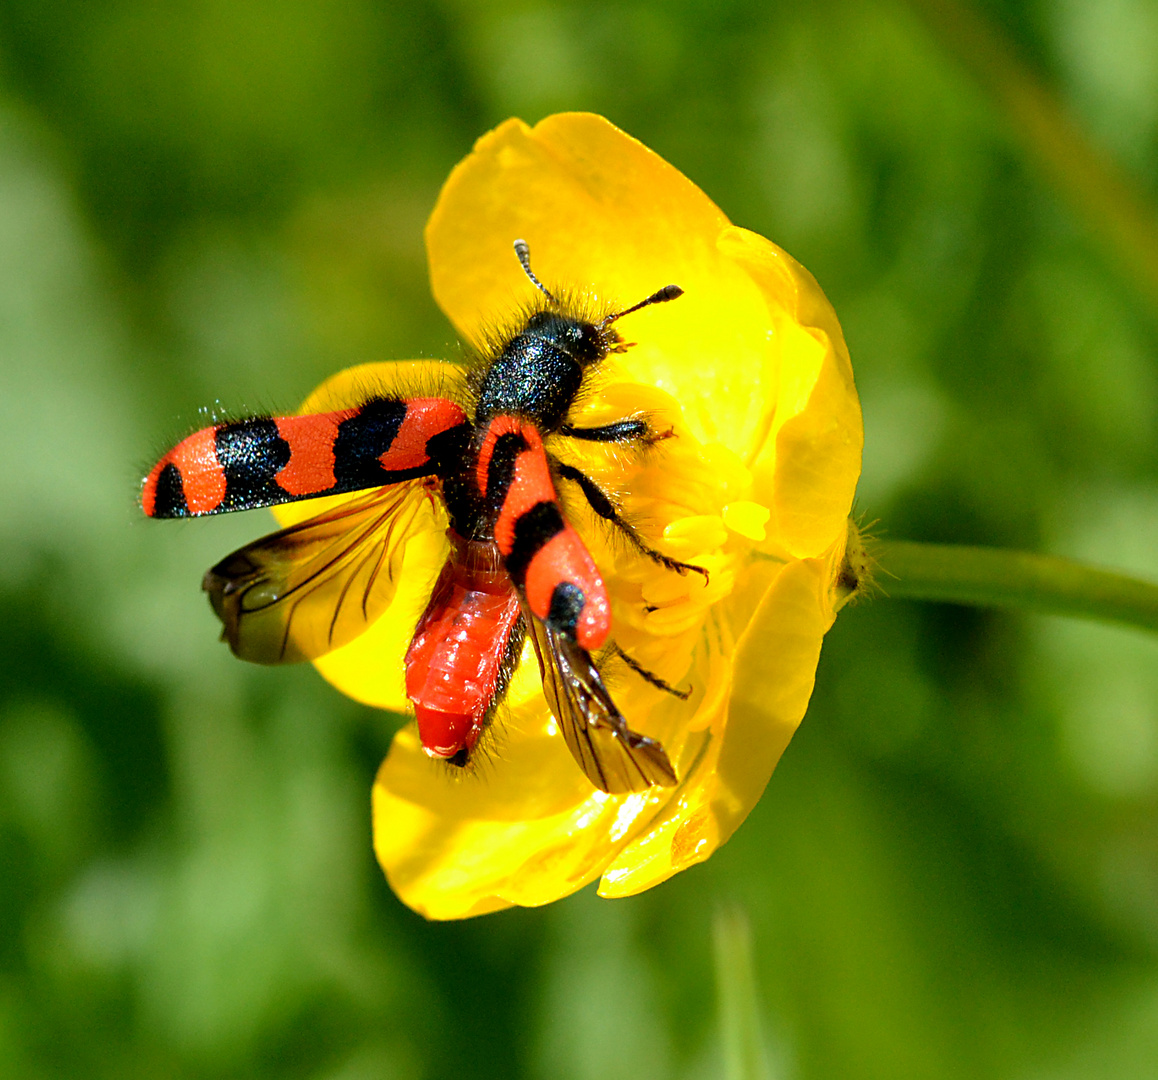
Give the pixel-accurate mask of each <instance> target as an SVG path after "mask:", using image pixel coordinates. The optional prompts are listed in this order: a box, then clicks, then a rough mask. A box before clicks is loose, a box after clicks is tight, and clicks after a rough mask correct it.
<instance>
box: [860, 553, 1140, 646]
mask: <svg viewBox="0 0 1158 1080" xmlns="http://www.w3.org/2000/svg"><path fill="white" fill-rule="evenodd" d="M873 557H874V558H875V559H876V561H877V563H878V565H879V568H880V571H881V574H880V577H878V579H877V583H878V586H879V587H880V589H881V591H882V592H883V593H884V594H885V595H886V596H890V597H894V598H896V599H901V598H904V599H909V600H942V601H948V602H950V603H955V604H973V605H977V606H979V607H1012V608H1027V609H1029V610H1032V611H1039V612H1044V613H1047V614H1050V615H1077V616H1081V617H1083V618H1087V619H1101V620H1103V621H1105V622H1117V623H1125V624H1126V625H1127V626H1136V627H1140V628H1142V629H1144V630H1158V585H1155V584H1153V583H1152V582H1148V581H1139V580H1138V579H1137V578H1132V577H1128V576H1126V575H1125V574H1115V573H1112V572H1111V571H1109V570H1098V569H1096V568H1095V567H1092V566H1086V565H1084V564H1082V563H1079V562H1074V561H1073V560H1072V559H1060V558H1057V557H1056V556H1053V555H1032V554H1030V553H1029V552H1025V551H1003V550H1001V549H998V548H977V547H960V546H958V545H956V544H917V543H912V542H909V541H903V540H893V541H890V542H887V543H886V542H883V541H878V542H877V543H876V544H874V545H873Z"/></svg>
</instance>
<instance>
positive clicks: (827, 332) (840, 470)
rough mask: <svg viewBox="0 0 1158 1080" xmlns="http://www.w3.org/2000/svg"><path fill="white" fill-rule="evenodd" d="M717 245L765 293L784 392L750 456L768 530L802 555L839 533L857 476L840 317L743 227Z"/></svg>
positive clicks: (791, 265)
mask: <svg viewBox="0 0 1158 1080" xmlns="http://www.w3.org/2000/svg"><path fill="white" fill-rule="evenodd" d="M720 248H721V250H722V251H724V252H726V253H727V254H728V256H729V257H730V258H731V259H733V260H734V261H735V262H736V264H737V265H738V266H741V267H743V268H744V269H745V270H746V271H747V272H748V273H749V274H750V275H751V277H752V280H753V281H755V282H756V283H757V284H758V285H759V287H760V289H761V292H762V293H763V295H764V297H765V298H766V302H767V306H768V314H769V317H770V318H771V320H772V323H773V326H774V328H775V337H776V338H777V340H778V342H779V349H780V381H781V382H780V396H779V402H778V404H777V408H776V413H775V416H774V418H773V421H772V424H771V427H770V429H769V431H768V435H767V438H766V439H765V441H764V444H763V446H762V447H760V448H759V452H758V454H757V456H756V458H755V460H754V461H753V462H752V466H751V467H752V472H753V475H754V477H755V481H756V488H755V490H756V492H757V493H758V494H757V496H756V497H757V498H758V499H760V501H761V502H763V501H764V500H765V499H767V500H768V502H769V504H770V505H771V506H772V508H773V512H774V515H775V521H774V523H773V525H772V528H771V530H770V531H771V532H773V533H774V534H775V535H776V536H777V537H778V538H779V540H780V542H781V544H782V545H783V546H784V547H785V548H787V550H788V551H789V552H791V553H792V554H793V555H796V556H798V557H802V558H807V557H811V556H816V555H819V554H820V553H821V552H823V551H825V550H826V549H827V548H828V547H829V546H830V545H831V544H832V543H833V542H834V541H835V540H836V539H837V538H838V537H839V536H840V535H841V534H842V532H843V530H844V527H845V521H846V519H847V518H848V514H849V511H850V509H851V508H852V499H853V494H854V493H855V491H856V482H857V478H858V477H859V476H860V464H861V449H862V446H863V444H864V430H863V427H862V424H861V413H860V402H859V400H858V398H857V394H856V387H855V386H854V384H853V378H852V366H851V364H850V363H849V358H848V348H847V346H846V345H845V343H844V335H843V334H842V333H841V329H840V324H839V323H838V322H837V319H836V314H835V312H834V311H833V310H832V305H831V304H829V302H828V299H827V298H826V297H825V295H824V293H823V292H821V290H820V286H819V285H817V284H816V279H815V278H813V276H812V275H811V274H810V273H809V272H808V271H807V270H805V269H804V267H803V266H801V265H800V264H799V263H798V262H797V261H796V260H795V259H793V258H792V256H791V255H789V254H787V253H786V252H785V251H783V250H781V249H780V248H778V247H777V246H776V245H775V244H773V243H772V242H771V241H769V240H765V239H764V237H762V236H758V235H756V234H755V233H752V232H749V231H748V230H747V229H737V228H731V229H728V230H726V231H725V232H724V233H723V234H722V235H721V237H720Z"/></svg>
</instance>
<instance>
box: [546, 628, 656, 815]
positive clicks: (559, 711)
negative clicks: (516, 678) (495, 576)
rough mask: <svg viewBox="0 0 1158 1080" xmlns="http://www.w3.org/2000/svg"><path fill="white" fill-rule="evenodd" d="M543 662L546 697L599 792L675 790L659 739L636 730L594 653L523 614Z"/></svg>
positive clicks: (566, 739)
mask: <svg viewBox="0 0 1158 1080" xmlns="http://www.w3.org/2000/svg"><path fill="white" fill-rule="evenodd" d="M524 615H525V617H526V622H527V625H528V626H529V627H530V630H531V640H532V641H533V643H534V646H535V653H536V654H537V656H538V658H539V670H540V671H541V673H542V676H543V692H544V694H545V695H546V697H547V704H548V705H549V706H550V708H551V713H552V714H553V715H554V717H555V720H556V721H557V722H558V724H559V728H560V730H561V731H562V733H563V738H564V740H565V741H566V743H567V748H568V749H569V750H570V751H571V754H572V756H573V757H574V758H575V760H576V761H577V762H578V763H579V767H580V768H581V769H582V770H583V771H584V772H585V773H586V774H587V777H588V779H589V780H590V781H591V783H593V784H594V785H595V786H596V787H597V788H599V790H600V791H606V792H607V793H608V794H611V795H622V794H626V793H628V792H632V791H646V790H648V789H649V788H651V787H653V786H656V785H658V786H660V787H672V786H674V785H675V784H676V783H677V780H676V774H675V769H674V768H673V767H672V764H671V761H670V760H669V759H668V756H667V752H666V751H665V750H664V748H663V746H662V745H661V744H660V743H659V742H657V741H656V740H655V739H650V738H648V737H647V736H646V735H640V734H639V733H638V732H635V731H632V730H631V728H630V727H628V725H627V721H626V720H625V719H624V717H623V714H622V713H621V712H620V711H619V709H618V708H617V707H616V705H615V702H614V701H613V700H612V697H611V695H610V694H609V693H608V691H607V687H606V686H604V684H603V679H602V677H601V676H600V674H599V669H598V668H597V667H596V666H595V661H594V660H592V658H591V654H590V653H588V652H587V650H586V649H584V648H583V647H582V646H581V645H579V643H578V642H577V641H575V639H574V638H573V637H571V636H570V635H568V634H563V633H560V632H559V631H557V630H552V629H551V628H550V627H548V626H547V625H545V624H544V623H542V622H540V621H539V620H538V619H536V618H535V617H534V616H533V615H531V614H530V613H529V612H526V611H524Z"/></svg>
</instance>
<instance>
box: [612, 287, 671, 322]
mask: <svg viewBox="0 0 1158 1080" xmlns="http://www.w3.org/2000/svg"><path fill="white" fill-rule="evenodd" d="M683 294H684V291H683V289H681V288H680V287H679V286H678V285H665V286H664V287H663V288H662V289H658V290H656V291H655V292H653V293H652V294H651V296H649V297H648V298H647V299H646V300H640V302H639V303H638V304H633V305H632V306H631V307H629V308H624V309H623V310H622V311H617V312H616V313H615V314H614V315H608V316H607V318H606V319H604V320H603V321H602V322H601V323H600V324H599V329H600V330H603V329H605V328H606V327H608V326H610V325H611V324H612V323H613V322H615V320H616V319H622V318H623V316H624V315H630V314H631V313H632V312H633V311H638V310H639V309H640V308H645V307H648V306H650V305H651V304H666V303H667V302H668V301H669V300H675V299H676V297H679V296H683Z"/></svg>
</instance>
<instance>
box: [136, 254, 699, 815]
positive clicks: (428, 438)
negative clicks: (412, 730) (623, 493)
mask: <svg viewBox="0 0 1158 1080" xmlns="http://www.w3.org/2000/svg"><path fill="white" fill-rule="evenodd" d="M514 247H515V254H516V256H517V258H518V260H519V263H520V265H521V266H522V269H523V271H524V273H525V274H526V276H527V278H528V279H529V280H530V282H531V283H532V284H533V285H534V286H535V288H536V290H537V300H536V301H535V303H534V304H533V305H532V306H531V307H529V308H528V310H527V313H526V314H525V316H524V317H523V318H522V319H521V321H520V322H519V323H518V324H517V325H516V326H515V328H514V330H513V331H512V332H509V333H507V334H505V335H502V336H500V338H499V339H498V341H497V343H496V344H495V345H494V346H493V347H491V348H490V349H488V350H486V351H485V352H484V353H483V354H482V355H480V357H479V358H478V361H477V363H475V364H474V366H473V368H472V375H471V378H470V380H469V386H468V391H467V394H466V398H467V400H464V401H461V402H460V401H455V400H452V399H451V398H449V397H445V396H429V397H421V396H415V397H409V398H403V397H389V396H370V397H368V398H367V399H365V400H363V401H361V402H360V403H358V404H355V405H352V406H351V407H350V408H346V409H341V410H337V411H332V412H326V413H314V414H310V415H304V416H280V417H253V418H250V419H245V420H240V421H236V422H230V423H224V424H218V425H215V426H213V427H207V428H203V429H201V430H200V431H197V432H195V433H194V434H192V435H190V436H188V437H187V438H186V439H184V440H182V441H181V442H180V443H178V444H177V445H176V446H175V447H174V448H173V449H172V450H170V451H169V453H167V454H166V455H165V456H164V457H162V458H161V460H160V461H158V462H157V464H156V465H155V466H154V468H153V469H152V471H151V472H150V473H149V475H148V477H147V478H146V479H145V481H144V486H143V489H142V494H141V505H142V508H143V510H144V512H145V513H146V514H147V515H149V516H150V517H156V518H181V517H200V516H204V515H208V514H218V513H224V512H229V511H234V510H248V509H253V508H256V507H265V506H274V505H278V504H282V503H287V502H293V501H297V500H302V499H313V498H319V497H321V496H326V495H337V494H353V493H358V492H365V493H364V494H360V495H357V496H356V497H355V498H352V499H349V500H346V501H344V502H343V503H341V504H340V505H338V506H337V507H336V508H334V509H330V510H327V511H324V512H322V513H320V514H318V515H317V516H315V517H313V518H310V519H308V520H306V521H303V522H301V523H300V524H297V525H293V526H291V527H289V528H286V529H282V530H280V531H279V532H276V533H274V534H272V535H270V536H267V537H265V538H263V539H261V540H257V541H255V542H254V543H251V544H247V545H246V546H245V547H243V548H241V549H239V550H238V551H235V552H233V553H232V554H231V555H229V556H227V557H226V558H224V559H222V560H221V561H220V562H219V563H217V565H216V566H214V567H212V569H210V570H209V571H208V572H207V573H206V574H205V578H204V581H203V583H202V585H203V588H204V589H205V591H206V592H207V593H208V594H209V599H210V602H211V603H212V605H213V609H214V611H215V612H216V613H217V615H218V617H219V618H220V619H221V622H222V624H223V627H224V629H223V635H222V636H223V638H224V639H225V640H226V641H227V642H228V643H229V646H230V648H231V649H232V650H233V652H234V653H235V654H236V655H237V656H239V657H241V658H242V659H245V660H250V661H254V662H257V663H264V664H278V663H287V662H295V661H300V660H306V659H314V658H316V657H318V656H322V655H324V654H325V653H327V652H329V651H330V650H332V649H335V648H338V647H339V646H341V645H343V644H346V643H347V642H348V641H350V640H352V639H353V638H354V637H355V636H357V634H359V633H361V632H362V631H363V630H364V629H365V628H366V627H367V626H368V625H369V624H370V623H371V622H373V620H374V619H375V618H377V616H378V615H379V614H381V612H382V611H383V610H384V609H385V607H386V606H387V604H388V603H389V600H390V598H391V597H392V595H393V582H394V581H395V580H396V579H397V576H398V574H399V572H400V569H401V558H402V551H403V549H404V547H405V540H406V538H407V533H408V528H409V525H410V523H411V522H412V521H413V519H414V517H415V515H416V513H417V512H418V509H419V508H420V507H421V504H422V500H423V499H427V498H432V499H438V500H441V502H442V504H443V506H444V507H445V511H446V515H447V519H448V522H449V526H448V529H447V536H448V540H449V554H448V556H447V559H446V562H445V564H444V565H443V567H442V571H441V573H440V575H439V577H438V579H437V581H436V583H435V585H434V588H433V591H432V593H431V596H430V600H429V602H428V604H427V606H426V609H425V611H424V612H423V614H422V616H421V618H420V619H419V621H418V625H417V628H416V630H415V633H414V637H413V640H412V642H411V644H410V647H409V649H408V651H407V654H406V693H407V697H408V698H409V699H410V701H411V702H412V704H413V705H414V711H415V715H416V718H417V721H418V730H419V736H420V739H421V742H422V745H423V748H424V749H425V750H426V752H427V753H428V754H430V755H431V756H433V757H438V758H443V759H445V760H446V761H448V762H450V763H451V764H453V765H458V766H465V765H466V764H467V763H468V762H469V761H470V759H471V755H472V752H473V751H474V748H475V746H476V745H477V743H478V739H479V736H480V734H481V733H482V731H483V730H484V728H485V727H486V726H487V724H488V723H489V722H490V720H491V718H492V716H493V713H494V710H495V707H496V705H497V703H498V702H499V701H500V700H501V699H502V696H503V694H504V692H505V690H506V687H507V683H508V682H509V679H510V677H511V674H512V673H513V671H514V668H515V666H516V665H517V661H518V658H519V656H520V655H521V652H522V647H523V642H524V639H525V637H526V636H527V635H528V634H529V635H530V638H531V642H532V644H533V646H534V651H535V653H536V655H537V658H538V662H539V667H540V671H541V674H542V680H543V690H544V693H545V696H546V699H547V702H548V705H549V707H550V709H551V712H552V714H553V715H554V717H555V719H556V721H557V722H558V725H559V728H560V730H561V731H562V733H563V736H564V739H565V740H566V743H567V746H568V748H569V749H570V751H571V753H572V754H573V756H574V757H575V759H576V761H577V762H578V763H579V765H580V767H581V768H582V769H583V771H584V772H585V773H586V775H587V776H588V777H589V779H590V780H591V782H592V783H593V784H594V785H595V786H596V787H598V788H599V789H600V790H602V791H605V792H609V793H615V794H618V793H624V792H631V791H643V790H647V789H648V788H650V787H651V786H652V785H660V786H672V785H674V784H675V783H676V782H677V777H676V772H675V769H674V768H673V766H672V763H671V761H670V760H669V758H668V755H667V753H666V751H665V750H664V748H663V746H662V745H661V744H660V743H659V742H658V741H657V740H655V739H652V738H649V737H647V736H645V735H642V734H640V733H638V732H636V731H633V730H632V729H631V727H630V726H629V725H628V723H627V721H626V719H625V718H624V717H623V715H622V713H621V712H620V711H619V709H618V707H617V706H616V704H615V702H614V700H613V698H612V696H611V694H610V693H609V692H608V689H607V686H606V684H605V682H604V679H603V676H602V674H601V672H600V665H599V662H598V661H597V659H596V654H598V653H599V651H600V650H603V651H604V655H606V654H607V653H608V652H613V653H614V654H616V655H617V656H619V657H620V658H621V659H622V660H623V661H624V662H626V664H627V665H628V666H629V667H630V668H631V669H632V670H634V671H635V672H636V673H637V674H638V675H640V676H641V677H642V678H644V679H647V680H648V681H649V682H651V683H652V684H653V685H655V686H657V687H659V688H661V689H663V690H666V691H668V692H670V693H672V694H675V695H676V696H678V697H682V698H686V697H687V691H680V690H676V689H675V688H674V687H671V686H669V685H668V684H667V683H666V682H664V681H663V680H662V679H660V678H659V677H658V676H657V675H655V674H653V673H652V672H650V671H648V670H647V669H646V668H644V667H643V666H642V665H640V664H639V663H637V662H636V661H635V660H633V659H632V658H631V657H630V656H629V655H628V654H627V653H625V652H623V650H621V649H619V647H618V646H616V645H615V644H613V643H612V644H609V637H610V633H611V602H610V598H609V596H608V591H607V587H606V584H605V582H604V580H603V578H602V576H601V574H600V572H599V569H598V567H597V566H596V564H595V561H594V559H593V558H592V557H591V554H590V553H589V552H588V550H587V548H586V546H585V545H584V543H583V541H582V539H581V538H580V537H579V534H578V533H577V532H576V531H575V529H574V528H573V527H572V525H571V524H570V523H569V522H568V521H567V518H566V516H565V515H564V513H563V511H562V509H561V507H560V503H559V498H558V490H557V485H558V484H559V483H563V482H565V483H568V484H573V485H574V486H575V487H576V488H577V489H578V491H579V493H580V494H581V495H582V496H583V497H584V498H585V499H586V501H587V503H588V504H589V505H590V506H591V508H592V510H593V511H594V512H595V514H596V515H598V516H599V517H600V518H602V519H603V521H605V522H606V523H607V524H608V526H609V527H611V528H613V529H614V530H616V531H617V532H618V533H619V534H620V535H621V536H622V537H624V538H625V539H626V541H627V542H628V543H630V544H631V546H632V547H633V548H634V549H635V550H636V551H638V552H639V553H640V554H641V555H643V556H644V557H646V558H648V559H651V560H654V561H655V562H657V563H659V564H660V565H662V566H664V567H665V568H666V569H668V570H670V571H672V572H674V573H679V574H687V573H689V572H695V573H698V574H701V575H703V576H704V578H705V579H706V578H707V571H706V570H704V569H703V568H701V567H698V566H694V565H691V564H688V563H683V562H680V561H678V560H676V559H673V558H670V557H668V556H666V555H664V554H662V553H661V552H659V551H658V550H656V549H655V548H654V547H652V546H651V545H650V544H648V543H647V542H646V541H645V540H644V538H643V537H642V536H641V534H640V533H639V532H638V530H637V529H636V528H635V527H634V526H633V525H632V524H630V522H628V521H627V519H626V518H625V517H624V516H623V514H622V512H621V510H620V508H619V506H618V505H617V503H616V501H615V499H614V498H612V496H610V495H609V494H608V493H607V492H605V491H604V490H603V489H602V488H601V487H600V486H599V485H598V484H597V483H596V482H595V481H594V480H593V479H591V478H590V477H589V476H587V475H586V474H585V473H584V472H582V471H581V470H579V469H578V468H576V467H575V466H573V465H570V464H567V463H565V462H563V461H561V460H559V459H558V458H557V457H555V456H554V455H553V454H551V453H550V452H549V451H548V450H547V449H546V447H545V445H544V441H545V440H546V439H547V438H549V437H553V436H562V437H564V438H567V439H572V440H578V441H581V442H588V443H605V444H607V443H618V444H623V445H625V446H627V447H634V448H638V449H643V448H646V447H648V446H650V445H652V444H654V443H656V442H658V441H660V440H661V439H664V438H667V437H669V436H670V435H671V434H672V433H671V432H670V431H668V432H658V431H656V430H655V428H654V427H653V426H652V424H651V423H650V422H649V421H648V419H646V418H644V417H638V416H633V417H628V418H625V419H622V420H618V421H615V422H613V423H609V424H605V425H600V426H596V427H581V426H577V425H575V424H572V423H571V422H570V421H569V416H570V414H571V412H572V408H573V406H574V404H575V402H576V399H577V398H578V397H579V396H580V394H581V392H582V391H583V389H584V387H585V385H587V383H588V380H589V378H590V377H591V375H592V374H593V373H594V372H595V371H596V370H597V369H598V367H599V365H600V364H601V363H602V362H603V361H604V360H606V359H607V357H608V356H609V355H610V354H611V353H618V352H624V351H626V349H627V348H629V345H628V344H627V343H625V342H624V340H623V338H622V337H621V336H620V335H619V333H618V330H617V326H616V324H617V323H618V321H619V320H620V319H622V318H624V317H625V316H627V315H630V314H632V313H633V312H635V311H638V310H640V309H641V308H645V307H648V306H651V305H653V304H661V303H667V302H669V301H672V300H675V299H677V298H678V297H679V296H681V295H682V293H683V290H682V289H680V288H679V287H678V286H676V285H667V286H664V287H663V288H662V289H659V290H657V291H656V292H654V293H652V294H651V295H650V296H647V297H646V298H645V299H643V300H641V301H640V302H639V303H637V304H634V305H632V306H631V307H628V308H624V309H621V310H618V311H613V312H612V313H610V314H604V315H603V316H602V317H598V318H597V317H594V316H592V315H590V314H589V313H588V312H587V311H585V310H584V309H583V306H582V304H580V303H579V302H577V301H574V300H571V299H567V298H561V297H560V296H559V295H558V294H556V293H555V292H552V291H551V290H549V289H547V288H546V286H544V285H543V283H542V282H541V281H540V280H539V279H538V277H536V276H535V273H534V271H533V270H532V268H531V263H530V252H529V249H528V246H527V244H526V243H525V241H522V240H517V241H516V242H515V245H514Z"/></svg>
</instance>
